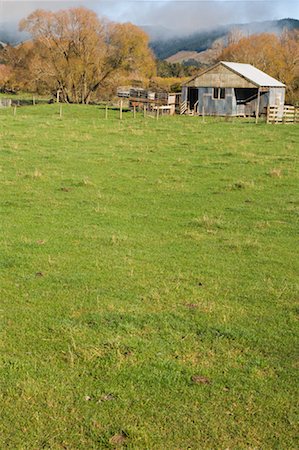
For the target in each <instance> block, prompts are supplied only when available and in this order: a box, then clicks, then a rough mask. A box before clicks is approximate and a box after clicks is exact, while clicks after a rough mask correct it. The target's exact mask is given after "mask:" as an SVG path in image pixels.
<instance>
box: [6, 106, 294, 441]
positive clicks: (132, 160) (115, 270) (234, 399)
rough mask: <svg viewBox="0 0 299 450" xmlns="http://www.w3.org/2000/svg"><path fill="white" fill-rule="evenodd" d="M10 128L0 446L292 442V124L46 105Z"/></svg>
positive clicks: (9, 121) (22, 111)
mask: <svg viewBox="0 0 299 450" xmlns="http://www.w3.org/2000/svg"><path fill="white" fill-rule="evenodd" d="M0 137H1V139H0V183H1V185H0V214H1V219H0V227H1V229H0V234H1V237H0V293H1V304H0V358H1V360H0V411H1V422H0V448H1V449H4V448H11V449H42V448H51V449H101V448H134V449H169V450H170V449H171V450H173V449H187V448H190V449H273V448H274V449H295V448H297V444H298V442H297V441H296V436H297V434H296V423H297V421H296V419H297V417H296V397H297V394H298V390H297V380H296V376H297V373H298V372H297V370H298V365H296V358H295V357H296V353H297V351H296V350H297V349H298V328H297V326H298V322H297V318H298V312H299V306H298V303H296V295H297V294H298V289H297V287H298V285H297V286H296V281H297V280H296V275H298V259H297V258H296V234H297V232H298V211H299V208H298V205H299V202H298V171H297V169H298V160H297V156H298V155H296V152H297V153H298V141H299V127H298V126H296V125H289V126H288V125H276V126H275V125H272V126H271V125H266V124H262V123H261V124H258V125H255V124H254V123H251V122H250V121H246V120H234V121H232V122H228V121H224V120H207V122H206V123H202V121H201V119H199V118H196V117H174V118H167V117H164V118H162V119H161V120H159V121H156V120H153V119H151V118H147V119H144V118H143V117H142V116H140V117H137V119H136V120H134V119H133V118H132V115H131V113H125V114H124V120H123V121H119V120H118V118H117V113H116V112H110V113H109V119H108V120H105V119H104V111H103V110H100V109H99V108H98V107H84V106H81V107H80V106H69V107H64V110H63V119H62V120H60V118H59V112H58V106H57V105H47V106H38V107H27V108H25V107H24V108H18V111H17V115H16V117H14V116H13V114H12V110H8V109H7V110H1V111H0ZM296 164H297V166H296ZM296 346H297V348H296Z"/></svg>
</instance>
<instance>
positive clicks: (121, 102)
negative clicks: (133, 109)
mask: <svg viewBox="0 0 299 450" xmlns="http://www.w3.org/2000/svg"><path fill="white" fill-rule="evenodd" d="M122 118H123V101H122V100H121V101H120V108H119V120H122Z"/></svg>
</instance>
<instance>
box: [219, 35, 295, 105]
mask: <svg viewBox="0 0 299 450" xmlns="http://www.w3.org/2000/svg"><path fill="white" fill-rule="evenodd" d="M219 59H220V60H222V61H236V62H243V63H248V64H252V65H254V66H256V67H257V68H258V69H260V70H263V71H264V72H266V73H268V74H269V75H271V76H272V77H274V78H277V79H278V80H280V81H282V82H283V83H285V84H286V86H287V100H288V101H290V102H293V103H295V102H298V100H299V31H298V30H295V31H285V32H283V33H282V35H281V36H277V35H276V34H271V33H262V34H258V35H253V36H249V37H242V38H240V39H239V40H237V41H234V42H232V43H231V44H229V45H228V46H227V47H226V48H225V49H224V50H223V51H222V53H221V55H220V57H219Z"/></svg>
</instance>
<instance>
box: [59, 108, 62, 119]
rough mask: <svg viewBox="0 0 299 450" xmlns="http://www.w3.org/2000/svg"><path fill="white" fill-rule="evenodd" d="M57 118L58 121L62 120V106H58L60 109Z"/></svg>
mask: <svg viewBox="0 0 299 450" xmlns="http://www.w3.org/2000/svg"><path fill="white" fill-rule="evenodd" d="M59 117H60V119H62V105H60V108H59Z"/></svg>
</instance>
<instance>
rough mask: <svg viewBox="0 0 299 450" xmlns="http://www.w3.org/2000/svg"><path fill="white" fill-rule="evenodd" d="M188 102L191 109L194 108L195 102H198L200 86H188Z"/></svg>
mask: <svg viewBox="0 0 299 450" xmlns="http://www.w3.org/2000/svg"><path fill="white" fill-rule="evenodd" d="M188 102H189V108H190V109H191V111H192V110H193V109H194V105H195V103H197V102H198V88H194V87H189V88H188Z"/></svg>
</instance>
